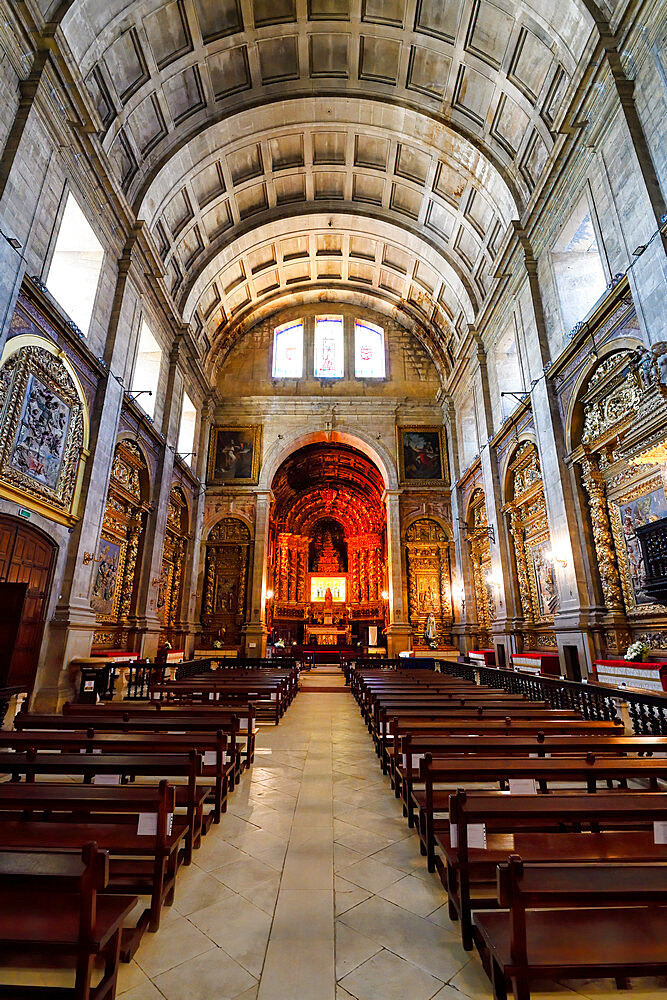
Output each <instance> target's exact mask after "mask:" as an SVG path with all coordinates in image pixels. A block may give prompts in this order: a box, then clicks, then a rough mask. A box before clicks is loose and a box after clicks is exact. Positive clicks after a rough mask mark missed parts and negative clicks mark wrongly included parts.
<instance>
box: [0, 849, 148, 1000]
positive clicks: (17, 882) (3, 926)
mask: <svg viewBox="0 0 667 1000" xmlns="http://www.w3.org/2000/svg"><path fill="white" fill-rule="evenodd" d="M108 884H109V858H108V854H107V853H106V851H104V850H99V849H98V847H97V845H96V844H95V843H94V842H93V843H86V844H84V846H83V848H82V850H81V852H80V855H79V856H76V855H74V854H61V853H58V852H55V851H54V852H50V853H37V852H33V851H20V852H15V851H5V850H0V956H1V958H0V964H1V965H2V967H3V968H9V967H10V966H11V964H12V961H13V960H15V959H17V958H20V959H21V962H22V966H25V964H26V963H27V965H28V968H29V969H34V970H35V971H36V970H37V968H38V967H39V966H40V965H41V966H44V965H50V964H57V965H58V966H59V967H62V964H63V961H64V962H65V963H66V965H67V966H68V967H70V968H71V969H72V972H73V973H74V985H73V986H72V987H63V986H59V987H58V986H55V985H38V984H37V983H34V985H33V984H26V985H21V986H15V985H8V984H6V983H4V984H3V983H2V982H1V979H2V972H0V996H2V997H12V998H13V1000H19V998H23V997H25V998H31V1000H34V998H36V997H45V998H48V1000H58V998H62V1000H64V998H65V997H69V998H72V1000H112V998H113V997H114V996H115V993H116V978H117V975H118V958H119V951H120V940H121V928H122V923H123V920H124V919H125V918H126V917H127V916H128V915H129V914H130V913H131V911H132V910H133V908H134V907H135V906H136V903H137V897H136V896H134V895H120V896H118V895H116V896H110V895H106V894H105V893H104V890H105V889H106V888H107V886H108ZM100 963H103V973H102V978H101V979H100V980H99V981H98V982H97V983H96V985H95V986H93V973H94V971H95V967H96V966H99V965H100ZM29 976H30V973H28V977H29ZM26 978H27V977H26Z"/></svg>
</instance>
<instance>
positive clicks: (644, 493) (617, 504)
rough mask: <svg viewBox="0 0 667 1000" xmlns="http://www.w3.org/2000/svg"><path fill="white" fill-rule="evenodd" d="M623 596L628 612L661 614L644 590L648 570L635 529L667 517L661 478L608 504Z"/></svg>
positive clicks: (666, 505) (666, 498)
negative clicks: (657, 612) (656, 612)
mask: <svg viewBox="0 0 667 1000" xmlns="http://www.w3.org/2000/svg"><path fill="white" fill-rule="evenodd" d="M609 509H610V513H611V523H612V530H613V533H614V541H615V543H616V553H617V556H618V563H619V569H620V571H621V581H622V585H623V596H624V598H625V605H626V608H627V611H628V612H629V613H631V612H637V613H641V614H651V613H653V612H655V611H662V610H663V608H662V605H659V604H655V603H654V602H653V601H652V600H651V598H650V597H649V596H648V594H647V593H646V592H645V590H644V584H645V583H646V568H645V566H644V558H643V556H642V550H641V546H640V544H639V539H638V538H637V532H636V529H637V528H640V527H642V526H643V525H645V524H650V523H651V522H652V521H658V520H660V519H661V518H663V517H667V496H666V495H665V489H664V487H663V485H662V483H661V481H660V479H659V478H653V479H651V480H650V482H648V483H643V484H641V485H640V486H637V487H635V488H634V489H632V490H630V491H629V492H628V493H626V494H622V495H621V496H620V497H614V498H613V499H612V500H611V501H610V503H609Z"/></svg>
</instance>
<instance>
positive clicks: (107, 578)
mask: <svg viewBox="0 0 667 1000" xmlns="http://www.w3.org/2000/svg"><path fill="white" fill-rule="evenodd" d="M149 504H150V480H149V471H148V464H147V462H146V459H145V457H144V454H143V452H142V451H141V449H140V447H139V445H138V444H137V443H136V442H135V441H131V440H127V439H123V440H120V441H118V443H117V444H116V450H115V452H114V458H113V463H112V466H111V478H110V480H109V490H108V493H107V501H106V506H105V509H104V518H103V521H102V532H101V535H100V541H99V548H98V552H97V556H96V557H95V563H96V566H95V571H94V573H93V586H92V591H91V598H90V605H91V608H92V609H93V611H95V613H96V617H97V622H98V625H99V628H98V629H97V630H96V632H95V635H94V638H93V646H94V647H101V648H103V649H129V648H131V634H132V615H133V614H134V610H135V606H136V604H135V602H136V587H137V582H138V579H139V572H138V565H139V564H140V561H141V549H142V542H143V535H144V528H145V518H146V513H147V511H148V509H149Z"/></svg>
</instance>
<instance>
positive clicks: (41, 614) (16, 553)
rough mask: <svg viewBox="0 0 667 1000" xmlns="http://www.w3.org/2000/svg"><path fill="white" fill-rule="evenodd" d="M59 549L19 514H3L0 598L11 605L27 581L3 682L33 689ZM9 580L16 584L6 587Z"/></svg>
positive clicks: (0, 527) (0, 530) (0, 521)
mask: <svg viewBox="0 0 667 1000" xmlns="http://www.w3.org/2000/svg"><path fill="white" fill-rule="evenodd" d="M56 550H57V546H56V544H55V542H53V541H52V539H50V538H49V537H48V536H47V535H45V534H43V533H42V532H41V531H39V530H38V529H37V528H33V527H31V526H30V525H27V524H25V523H24V522H22V521H18V520H17V519H16V518H13V517H8V516H6V515H0V602H1V603H2V604H3V605H7V604H8V603H9V602H10V601H17V600H18V592H19V590H18V588H17V587H16V586H15V585H16V584H24V585H25V586H24V588H23V589H24V591H25V599H24V601H23V606H22V614H21V618H20V624H19V627H18V630H17V633H16V640H15V643H14V650H13V655H12V657H11V660H9V657H7V658H6V659H7V660H9V663H8V664H7V665H6V675H5V676H2V675H0V685H11V686H13V685H15V684H20V685H21V686H22V687H25V689H26V690H27V691H30V690H32V685H33V682H34V679H35V673H36V671H37V662H38V659H39V650H40V646H41V642H42V635H43V634H44V625H45V623H46V612H47V608H48V602H49V592H50V590H51V580H52V577H53V567H54V563H55V555H56ZM6 584H7V585H9V584H11V585H14V586H11V587H5V586H4V585H6ZM3 592H4V594H3ZM4 617H8V614H5V615H4ZM5 662H6V661H5ZM2 665H4V664H2ZM0 666H1V665H0Z"/></svg>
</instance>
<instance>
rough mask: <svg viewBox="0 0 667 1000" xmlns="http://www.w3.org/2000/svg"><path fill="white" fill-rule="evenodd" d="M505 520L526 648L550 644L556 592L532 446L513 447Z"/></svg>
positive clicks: (557, 602) (553, 642) (557, 600)
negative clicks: (507, 527)
mask: <svg viewBox="0 0 667 1000" xmlns="http://www.w3.org/2000/svg"><path fill="white" fill-rule="evenodd" d="M507 494H508V501H507V503H506V504H505V506H504V508H503V510H504V512H505V514H506V515H507V517H508V520H509V528H510V534H511V536H512V545H513V549H514V562H515V567H516V575H517V581H518V586H519V594H520V598H521V611H522V614H523V619H524V632H523V642H524V645H525V646H526V647H527V648H528V649H549V648H555V646H556V637H555V633H554V632H553V628H552V627H553V622H554V616H555V614H556V612H557V611H558V609H559V605H560V596H559V593H558V584H557V582H556V574H555V571H554V564H553V556H552V552H551V538H550V535H549V526H548V523H547V511H546V503H545V499H544V487H543V483H542V472H541V469H540V461H539V457H538V454H537V449H536V447H535V445H534V444H533V443H532V442H530V441H524V442H523V443H522V444H520V445H519V447H518V448H517V449H516V451H515V453H514V455H513V457H512V460H511V462H510V465H509V468H508V474H507Z"/></svg>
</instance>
